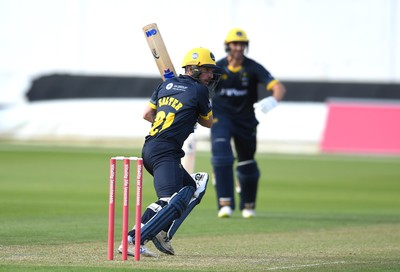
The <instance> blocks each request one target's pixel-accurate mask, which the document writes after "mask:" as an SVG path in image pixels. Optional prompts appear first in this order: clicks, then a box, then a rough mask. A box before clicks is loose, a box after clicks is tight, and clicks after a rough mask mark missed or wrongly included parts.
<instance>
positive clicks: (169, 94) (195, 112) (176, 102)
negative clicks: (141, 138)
mask: <svg viewBox="0 0 400 272" xmlns="http://www.w3.org/2000/svg"><path fill="white" fill-rule="evenodd" d="M150 106H151V107H152V108H153V109H156V110H157V114H156V117H155V120H154V122H153V124H152V127H151V129H150V132H149V135H148V136H147V137H146V141H149V140H150V139H153V138H161V139H167V140H171V141H174V142H176V143H177V144H178V145H179V146H180V147H181V148H182V145H183V142H184V141H185V140H186V138H187V137H188V136H189V135H190V133H192V132H193V128H194V126H195V124H196V122H197V119H198V118H203V119H206V120H208V118H209V117H210V116H211V115H212V109H211V104H210V102H209V99H208V88H207V87H206V86H205V85H203V84H201V83H200V82H198V81H196V80H195V79H193V78H191V77H190V76H185V75H180V76H179V77H174V78H171V79H168V80H166V81H164V82H163V83H161V84H160V85H159V86H158V88H157V89H156V90H155V91H154V92H153V95H152V96H151V99H150Z"/></svg>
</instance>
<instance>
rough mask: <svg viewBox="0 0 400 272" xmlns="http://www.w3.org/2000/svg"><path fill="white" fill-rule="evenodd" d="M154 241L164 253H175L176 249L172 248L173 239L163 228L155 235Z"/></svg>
mask: <svg viewBox="0 0 400 272" xmlns="http://www.w3.org/2000/svg"><path fill="white" fill-rule="evenodd" d="M152 242H153V244H154V245H155V246H156V248H157V249H158V250H159V251H161V252H162V253H165V254H168V255H175V251H174V249H173V248H172V245H171V241H170V240H169V238H168V236H167V233H166V232H165V231H163V230H162V231H160V232H159V233H158V234H157V235H156V236H154V237H153V239H152Z"/></svg>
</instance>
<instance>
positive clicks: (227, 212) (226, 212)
mask: <svg viewBox="0 0 400 272" xmlns="http://www.w3.org/2000/svg"><path fill="white" fill-rule="evenodd" d="M231 216H232V208H231V207H230V206H223V207H222V208H221V209H219V211H218V217H219V218H229V217H231Z"/></svg>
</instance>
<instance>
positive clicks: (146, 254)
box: [118, 244, 158, 258]
mask: <svg viewBox="0 0 400 272" xmlns="http://www.w3.org/2000/svg"><path fill="white" fill-rule="evenodd" d="M118 252H119V253H121V254H122V244H121V245H120V246H119V247H118ZM128 256H132V257H135V246H134V245H133V244H129V245H128ZM140 256H144V257H154V258H158V254H157V253H154V252H151V251H150V250H148V249H147V247H145V246H140Z"/></svg>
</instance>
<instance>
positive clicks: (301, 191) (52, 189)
mask: <svg viewBox="0 0 400 272" xmlns="http://www.w3.org/2000/svg"><path fill="white" fill-rule="evenodd" d="M138 154H139V153H138V151H136V152H132V153H130V154H129V153H128V149H127V150H121V149H105V148H98V149H95V148H78V147H72V148H66V147H40V146H22V145H9V144H0V207H1V208H0V271H131V270H136V271H400V158H399V157H376V156H372V157H363V156H337V155H309V156H305V155H274V154H258V161H259V167H260V169H261V171H262V177H261V182H260V189H259V195H258V208H257V215H258V216H257V217H256V218H254V219H250V220H248V219H247V220H246V219H242V218H241V217H240V214H239V212H237V211H236V212H235V214H234V216H233V217H232V218H230V219H218V218H217V217H216V213H217V211H216V198H215V191H214V188H213V186H212V184H211V183H210V184H209V186H208V189H207V193H206V195H205V197H204V198H203V201H202V203H201V204H200V205H199V206H198V207H197V208H196V209H195V210H194V212H193V214H191V215H190V216H189V218H188V220H187V221H186V222H185V224H184V225H183V226H182V228H181V229H180V230H179V231H178V233H177V235H176V236H175V237H174V239H173V241H172V242H173V245H174V248H175V252H176V256H167V255H162V256H160V258H158V259H155V258H142V259H141V261H140V262H135V261H134V260H133V258H131V259H129V260H128V261H126V262H123V261H121V260H120V256H119V255H117V254H115V257H116V260H115V261H107V212H108V207H107V204H108V203H107V200H108V175H109V173H108V171H109V169H108V168H109V165H108V163H109V157H110V156H112V155H138ZM197 168H198V169H201V170H202V171H207V172H209V173H211V165H210V154H209V153H205V152H204V153H199V154H198V157H197ZM121 169H122V167H121V166H120V165H119V170H121ZM121 177H122V172H121V171H119V172H118V174H117V178H118V181H119V184H118V185H119V188H117V193H118V195H117V204H118V205H119V206H117V210H116V213H117V214H116V216H117V220H116V221H117V226H116V241H119V239H120V238H119V237H120V229H121V211H122V208H121V205H120V204H121V202H122V201H121V200H122V199H121V195H122V187H121V184H122V180H121ZM132 178H133V179H134V177H132ZM132 192H134V189H131V195H134V193H132ZM143 197H144V205H147V204H149V203H150V202H152V201H154V199H155V195H154V192H153V187H152V181H151V179H150V177H149V176H148V174H147V173H146V175H145V177H144V189H143ZM132 199H133V198H131V205H133V203H134V201H132ZM131 210H132V212H133V211H134V207H133V206H131ZM130 218H131V222H130V226H132V225H133V220H132V219H133V218H134V214H133V213H132V214H131V216H130ZM116 245H117V243H116ZM149 248H150V249H152V250H155V248H154V246H153V245H150V246H149Z"/></svg>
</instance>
